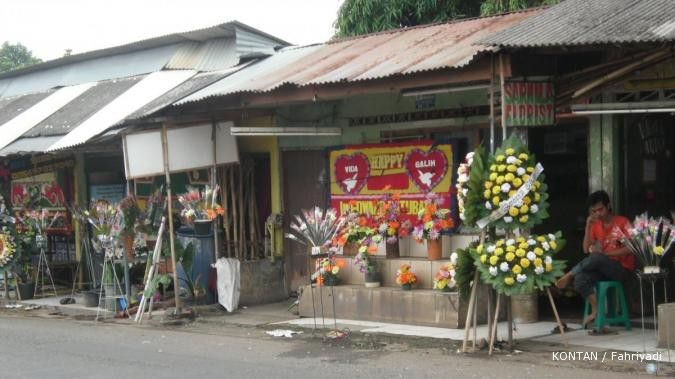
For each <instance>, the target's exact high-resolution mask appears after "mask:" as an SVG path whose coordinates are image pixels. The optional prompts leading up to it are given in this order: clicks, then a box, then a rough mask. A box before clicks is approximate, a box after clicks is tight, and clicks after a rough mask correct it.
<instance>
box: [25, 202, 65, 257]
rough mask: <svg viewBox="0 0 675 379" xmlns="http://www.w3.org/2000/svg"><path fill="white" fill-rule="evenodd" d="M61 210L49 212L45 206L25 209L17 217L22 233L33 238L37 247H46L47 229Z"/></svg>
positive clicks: (59, 215) (60, 214)
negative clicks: (38, 209)
mask: <svg viewBox="0 0 675 379" xmlns="http://www.w3.org/2000/svg"><path fill="white" fill-rule="evenodd" d="M61 217H62V213H61V212H58V211H57V212H55V213H53V214H50V212H49V211H48V210H47V209H46V208H42V210H40V211H37V210H26V211H24V212H22V214H20V215H19V216H18V217H17V219H18V220H19V222H20V223H21V225H22V228H21V229H22V234H24V236H26V237H28V238H30V239H31V240H32V239H33V237H34V238H35V247H36V248H37V249H46V248H47V230H48V229H50V228H51V227H52V226H53V225H54V224H55V223H56V222H57V221H58V219H59V218H61Z"/></svg>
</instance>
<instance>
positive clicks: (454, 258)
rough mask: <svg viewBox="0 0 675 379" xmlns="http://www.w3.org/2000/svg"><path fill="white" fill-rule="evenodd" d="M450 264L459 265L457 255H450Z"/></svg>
mask: <svg viewBox="0 0 675 379" xmlns="http://www.w3.org/2000/svg"><path fill="white" fill-rule="evenodd" d="M450 263H452V264H453V265H454V264H457V253H452V254H450ZM453 276H454V274H453Z"/></svg>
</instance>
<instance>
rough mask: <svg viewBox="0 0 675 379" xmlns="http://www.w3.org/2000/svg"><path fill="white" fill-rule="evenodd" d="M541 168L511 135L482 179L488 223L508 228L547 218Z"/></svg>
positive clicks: (529, 224)
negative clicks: (483, 180) (485, 176)
mask: <svg viewBox="0 0 675 379" xmlns="http://www.w3.org/2000/svg"><path fill="white" fill-rule="evenodd" d="M542 170H543V168H541V167H540V166H539V167H538V166H537V163H536V161H535V159H534V156H532V154H530V153H529V151H528V150H527V148H526V147H525V146H524V145H523V143H522V142H521V141H520V139H518V138H517V137H515V136H513V135H512V136H511V137H509V138H508V139H507V140H506V141H504V144H503V145H502V147H500V148H499V149H497V151H496V152H495V156H494V157H493V158H492V159H491V161H490V166H489V170H488V172H489V173H488V177H487V179H486V180H485V182H484V189H483V200H484V201H485V203H484V207H485V209H486V210H487V211H488V212H491V214H490V217H489V222H493V223H494V226H496V227H497V228H502V229H507V230H511V229H515V228H520V229H526V228H531V227H532V226H534V225H537V224H539V223H541V221H542V220H543V219H545V218H547V217H548V212H547V209H548V202H547V199H548V194H547V193H546V184H545V183H544V175H543V174H542V173H541V171H542ZM479 224H480V223H479ZM479 226H480V227H483V226H484V225H479Z"/></svg>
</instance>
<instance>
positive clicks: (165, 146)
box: [162, 125, 181, 315]
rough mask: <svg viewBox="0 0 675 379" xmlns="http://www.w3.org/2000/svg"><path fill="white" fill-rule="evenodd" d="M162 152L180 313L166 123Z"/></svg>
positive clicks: (177, 301) (178, 302) (175, 296)
mask: <svg viewBox="0 0 675 379" xmlns="http://www.w3.org/2000/svg"><path fill="white" fill-rule="evenodd" d="M162 152H163V153H164V176H165V177H166V197H167V199H168V205H169V246H170V247H171V264H172V265H173V292H174V294H173V296H174V299H175V300H176V315H180V314H181V304H180V296H179V295H180V291H179V288H180V285H179V283H178V270H177V269H176V267H177V266H176V247H175V242H174V235H173V199H172V197H171V175H170V174H169V144H168V142H167V137H166V125H162Z"/></svg>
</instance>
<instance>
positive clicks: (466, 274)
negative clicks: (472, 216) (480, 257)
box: [455, 241, 479, 299]
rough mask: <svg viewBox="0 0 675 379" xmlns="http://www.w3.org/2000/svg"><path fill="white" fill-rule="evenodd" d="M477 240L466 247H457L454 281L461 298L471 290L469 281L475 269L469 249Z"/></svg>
mask: <svg viewBox="0 0 675 379" xmlns="http://www.w3.org/2000/svg"><path fill="white" fill-rule="evenodd" d="M478 243H479V241H474V242H471V244H469V246H467V248H466V249H457V251H456V253H457V266H456V267H455V282H456V283H457V289H458V290H459V295H460V296H461V297H462V299H468V298H469V295H470V292H471V281H472V280H473V275H474V273H475V271H476V266H475V265H474V263H473V257H472V256H471V249H475V248H476V246H478Z"/></svg>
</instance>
